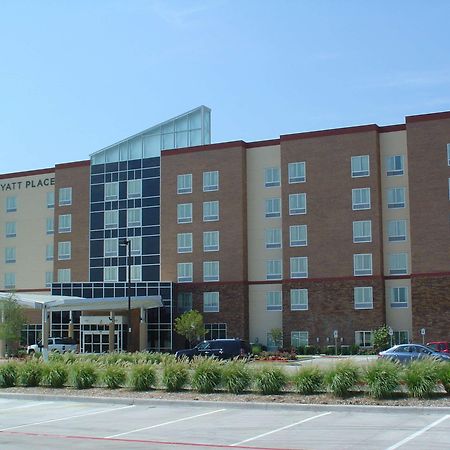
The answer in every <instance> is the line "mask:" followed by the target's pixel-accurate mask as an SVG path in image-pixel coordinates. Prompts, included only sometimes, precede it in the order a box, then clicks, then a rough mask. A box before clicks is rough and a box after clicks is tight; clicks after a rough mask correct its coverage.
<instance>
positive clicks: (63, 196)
mask: <svg viewBox="0 0 450 450" xmlns="http://www.w3.org/2000/svg"><path fill="white" fill-rule="evenodd" d="M71 204H72V188H71V187H66V188H60V189H59V206H67V205H71Z"/></svg>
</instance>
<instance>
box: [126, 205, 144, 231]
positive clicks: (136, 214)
mask: <svg viewBox="0 0 450 450" xmlns="http://www.w3.org/2000/svg"><path fill="white" fill-rule="evenodd" d="M127 225H128V227H140V226H141V225H142V210H141V208H132V209H129V210H127Z"/></svg>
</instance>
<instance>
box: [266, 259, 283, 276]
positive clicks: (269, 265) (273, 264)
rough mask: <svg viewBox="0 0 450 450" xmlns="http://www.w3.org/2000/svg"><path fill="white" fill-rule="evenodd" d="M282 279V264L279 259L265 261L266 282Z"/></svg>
mask: <svg viewBox="0 0 450 450" xmlns="http://www.w3.org/2000/svg"><path fill="white" fill-rule="evenodd" d="M282 278H283V264H282V261H281V259H269V260H267V261H266V280H281V279H282Z"/></svg>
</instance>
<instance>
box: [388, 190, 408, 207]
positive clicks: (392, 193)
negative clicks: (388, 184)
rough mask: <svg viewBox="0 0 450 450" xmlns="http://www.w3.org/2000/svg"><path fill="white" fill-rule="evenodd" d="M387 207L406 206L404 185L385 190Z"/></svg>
mask: <svg viewBox="0 0 450 450" xmlns="http://www.w3.org/2000/svg"><path fill="white" fill-rule="evenodd" d="M387 201H388V204H387V207H388V208H389V209H399V208H405V207H406V189H405V188H404V187H394V188H390V189H388V191H387Z"/></svg>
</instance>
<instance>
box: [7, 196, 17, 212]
mask: <svg viewBox="0 0 450 450" xmlns="http://www.w3.org/2000/svg"><path fill="white" fill-rule="evenodd" d="M16 211H17V197H6V212H7V213H8V212H16Z"/></svg>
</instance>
